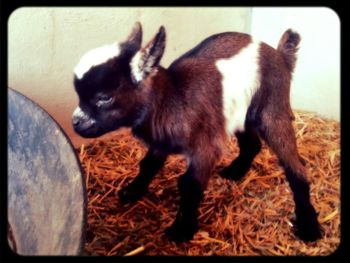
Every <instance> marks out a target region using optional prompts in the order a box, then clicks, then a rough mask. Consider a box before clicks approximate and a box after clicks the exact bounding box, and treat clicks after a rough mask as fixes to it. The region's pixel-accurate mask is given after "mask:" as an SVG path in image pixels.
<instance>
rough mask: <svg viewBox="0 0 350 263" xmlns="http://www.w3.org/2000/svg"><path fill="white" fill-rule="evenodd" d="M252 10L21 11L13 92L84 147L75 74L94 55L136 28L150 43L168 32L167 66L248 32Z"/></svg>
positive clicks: (14, 21) (12, 50)
mask: <svg viewBox="0 0 350 263" xmlns="http://www.w3.org/2000/svg"><path fill="white" fill-rule="evenodd" d="M250 12H251V8H227V7H225V8H20V9H17V10H16V11H15V12H14V13H12V15H11V17H10V19H9V21H8V59H9V62H8V77H9V83H8V85H9V87H12V88H14V89H16V90H18V91H20V92H22V93H23V94H25V95H26V96H28V97H29V98H31V99H32V100H34V101H35V102H37V103H38V104H39V105H41V106H42V107H43V108H44V109H46V110H47V111H48V112H49V113H50V114H51V115H52V116H53V117H54V118H55V119H56V120H57V121H58V122H59V124H60V125H61V126H62V127H63V129H64V130H65V131H66V132H67V133H68V136H69V137H70V138H71V140H72V141H73V143H74V144H75V145H76V146H78V145H79V144H80V143H82V142H85V140H83V139H81V137H79V136H78V135H76V134H75V133H74V132H73V129H72V127H71V115H72V112H73V110H74V108H75V107H76V105H77V102H78V98H77V96H76V94H75V92H74V89H73V84H72V80H73V68H74V66H75V65H76V63H77V62H78V61H79V58H80V57H81V56H82V55H83V54H84V53H85V52H86V51H87V50H89V49H91V48H95V47H98V46H101V45H104V44H108V43H112V42H115V41H123V40H125V39H126V37H127V36H128V34H129V33H130V31H131V29H132V27H133V25H134V23H135V22H136V21H140V22H141V23H142V25H143V29H144V43H145V42H146V41H149V40H150V39H151V37H153V35H154V34H155V33H156V32H157V31H158V29H159V27H160V26H161V25H164V26H165V28H166V30H167V45H166V50H165V54H164V57H163V59H162V64H163V65H164V66H168V65H169V64H170V62H171V61H173V60H174V59H175V58H176V57H178V56H179V55H181V54H182V53H184V52H185V51H187V50H188V49H190V48H192V47H193V46H195V45H196V44H197V43H198V42H199V41H201V40H203V39H204V38H206V37H208V36H209V35H212V34H214V33H219V32H223V31H241V32H248V30H249V21H250Z"/></svg>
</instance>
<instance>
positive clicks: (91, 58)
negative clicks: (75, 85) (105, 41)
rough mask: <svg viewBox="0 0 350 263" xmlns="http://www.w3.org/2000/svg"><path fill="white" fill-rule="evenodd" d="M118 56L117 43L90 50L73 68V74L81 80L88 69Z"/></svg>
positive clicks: (118, 48)
mask: <svg viewBox="0 0 350 263" xmlns="http://www.w3.org/2000/svg"><path fill="white" fill-rule="evenodd" d="M119 54H120V46H119V45H118V44H117V43H114V44H111V45H105V46H102V47H99V48H95V49H92V50H90V51H88V52H87V53H85V55H83V57H82V58H81V59H80V61H79V63H78V65H77V66H76V67H75V68H74V73H75V75H76V76H77V78H78V79H82V78H83V76H84V74H85V73H86V72H88V71H89V69H90V68H92V67H93V66H97V65H101V64H103V63H105V62H106V61H108V60H109V59H111V58H114V57H117V56H118V55H119Z"/></svg>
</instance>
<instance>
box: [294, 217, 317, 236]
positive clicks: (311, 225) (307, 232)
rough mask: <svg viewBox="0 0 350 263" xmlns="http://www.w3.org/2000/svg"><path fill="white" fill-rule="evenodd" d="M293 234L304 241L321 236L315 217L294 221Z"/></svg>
mask: <svg viewBox="0 0 350 263" xmlns="http://www.w3.org/2000/svg"><path fill="white" fill-rule="evenodd" d="M294 230H295V234H296V235H297V236H298V237H299V238H300V239H301V240H303V241H304V242H312V241H316V240H318V239H320V238H321V237H322V234H321V229H320V225H319V223H318V221H317V219H316V221H315V220H314V219H313V220H307V221H305V220H304V221H302V222H300V221H298V220H297V221H296V222H295V229H294Z"/></svg>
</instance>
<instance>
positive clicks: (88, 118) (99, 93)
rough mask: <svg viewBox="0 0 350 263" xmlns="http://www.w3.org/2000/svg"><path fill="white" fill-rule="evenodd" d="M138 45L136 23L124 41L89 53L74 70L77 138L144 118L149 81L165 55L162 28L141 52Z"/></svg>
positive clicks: (100, 133)
mask: <svg viewBox="0 0 350 263" xmlns="http://www.w3.org/2000/svg"><path fill="white" fill-rule="evenodd" d="M141 42H142V28H141V24H140V23H136V25H135V26H134V29H133V31H132V33H131V34H130V36H129V37H128V39H127V40H126V41H124V42H122V43H120V44H118V43H114V44H112V45H108V46H103V47H100V48H96V49H93V50H90V51H89V52H87V53H86V54H85V55H84V56H83V57H82V58H81V60H80V62H79V63H78V65H77V66H76V67H75V69H74V74H75V76H74V86H75V90H76V92H77V94H78V96H79V106H78V107H77V108H76V110H75V111H74V113H73V117H72V118H73V127H74V130H75V131H76V132H77V133H78V134H79V135H81V136H83V137H97V136H100V135H102V134H105V133H107V132H110V131H113V130H116V129H118V128H119V127H122V126H126V127H128V126H133V125H135V124H136V123H137V122H139V121H140V120H141V119H142V118H143V116H144V115H145V113H146V108H145V107H146V104H147V100H148V96H147V95H148V94H149V92H148V90H149V89H150V88H151V87H150V85H149V83H150V81H148V80H149V79H151V78H152V76H153V75H154V74H155V73H156V72H157V67H158V64H159V62H160V59H161V57H162V55H163V53H164V48H165V30H164V27H161V28H160V29H159V32H158V33H157V34H156V36H155V37H154V38H153V39H152V40H151V41H150V42H149V43H148V44H147V45H146V46H145V47H144V48H142V49H141ZM145 83H148V85H145Z"/></svg>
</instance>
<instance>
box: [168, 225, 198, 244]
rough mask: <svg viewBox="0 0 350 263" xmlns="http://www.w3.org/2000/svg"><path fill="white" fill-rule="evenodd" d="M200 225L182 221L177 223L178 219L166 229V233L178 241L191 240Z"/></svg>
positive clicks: (171, 238)
mask: <svg viewBox="0 0 350 263" xmlns="http://www.w3.org/2000/svg"><path fill="white" fill-rule="evenodd" d="M197 230H198V227H197V224H195V225H185V224H181V223H177V222H176V221H175V222H174V223H173V224H172V225H171V226H170V227H169V228H167V229H166V230H165V234H166V235H167V237H168V238H169V239H170V240H172V241H174V242H176V243H182V242H186V241H190V240H191V239H192V238H193V236H194V234H195V233H196V232H197Z"/></svg>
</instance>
